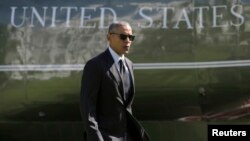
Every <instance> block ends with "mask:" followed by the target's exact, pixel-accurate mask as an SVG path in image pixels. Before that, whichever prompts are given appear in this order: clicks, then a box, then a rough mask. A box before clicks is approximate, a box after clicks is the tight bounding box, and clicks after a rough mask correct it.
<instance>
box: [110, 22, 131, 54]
mask: <svg viewBox="0 0 250 141" xmlns="http://www.w3.org/2000/svg"><path fill="white" fill-rule="evenodd" d="M121 34H123V35H132V29H131V27H130V26H119V27H118V28H117V29H116V30H115V32H111V33H109V34H108V35H107V38H108V41H109V44H110V47H111V48H112V49H113V50H114V51H115V52H116V53H117V54H118V55H120V56H121V55H124V54H128V52H129V49H130V45H131V43H132V41H131V40H130V39H129V37H127V38H126V39H124V40H123V39H121V38H120V36H121Z"/></svg>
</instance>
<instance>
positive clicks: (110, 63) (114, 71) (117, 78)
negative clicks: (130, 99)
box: [105, 49, 124, 104]
mask: <svg viewBox="0 0 250 141" xmlns="http://www.w3.org/2000/svg"><path fill="white" fill-rule="evenodd" d="M105 54H106V56H107V63H108V66H110V68H109V71H110V74H111V75H112V76H113V79H114V80H115V82H116V84H117V87H118V88H119V92H118V95H119V96H120V98H121V102H122V104H123V103H124V97H123V95H124V91H123V85H122V80H121V76H120V74H119V72H118V70H117V68H116V65H115V63H114V59H113V58H112V55H111V54H110V52H109V50H108V49H107V50H106V51H105Z"/></svg>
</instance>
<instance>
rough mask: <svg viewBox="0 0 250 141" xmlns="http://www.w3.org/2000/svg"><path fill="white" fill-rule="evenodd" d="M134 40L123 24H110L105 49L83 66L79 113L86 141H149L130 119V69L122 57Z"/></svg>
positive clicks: (131, 84) (126, 24)
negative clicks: (107, 43)
mask: <svg viewBox="0 0 250 141" xmlns="http://www.w3.org/2000/svg"><path fill="white" fill-rule="evenodd" d="M134 38H135V36H134V35H133V34H132V28H131V26H130V25H129V24H128V23H127V22H115V23H112V24H111V25H110V27H109V31H108V34H107V40H108V42H109V46H108V49H106V50H105V51H104V52H103V53H101V54H99V55H98V56H96V57H94V58H92V59H91V60H89V61H88V62H87V63H86V65H85V68H84V72H83V77H82V86H81V98H80V109H81V114H82V118H83V121H84V126H85V133H84V135H85V137H86V140H87V141H149V137H148V135H147V134H146V132H145V130H144V129H143V127H142V126H141V125H140V123H139V122H138V121H137V120H136V119H135V117H134V116H133V115H132V108H131V105H132V102H133V99H134V93H135V86H134V75H133V66H132V62H131V61H130V60H129V59H128V58H126V57H125V56H124V55H125V54H127V53H128V52H129V49H130V45H131V43H132V41H133V40H134Z"/></svg>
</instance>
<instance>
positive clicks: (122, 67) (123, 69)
mask: <svg viewBox="0 0 250 141" xmlns="http://www.w3.org/2000/svg"><path fill="white" fill-rule="evenodd" d="M119 67H120V73H121V74H123V73H124V72H125V66H124V63H123V60H122V59H121V60H120V61H119Z"/></svg>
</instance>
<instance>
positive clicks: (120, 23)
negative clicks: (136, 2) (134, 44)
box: [108, 21, 131, 33]
mask: <svg viewBox="0 0 250 141" xmlns="http://www.w3.org/2000/svg"><path fill="white" fill-rule="evenodd" d="M121 26H129V27H131V26H130V24H129V23H128V22H125V21H116V22H113V23H112V24H110V26H109V30H108V32H109V33H112V32H115V30H116V29H117V28H118V27H121Z"/></svg>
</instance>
